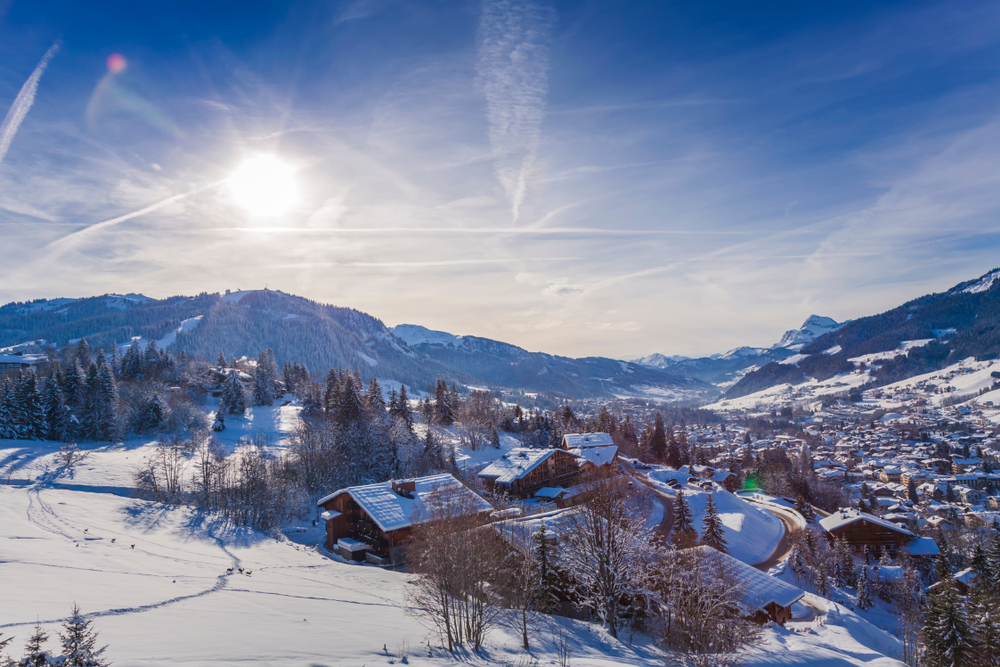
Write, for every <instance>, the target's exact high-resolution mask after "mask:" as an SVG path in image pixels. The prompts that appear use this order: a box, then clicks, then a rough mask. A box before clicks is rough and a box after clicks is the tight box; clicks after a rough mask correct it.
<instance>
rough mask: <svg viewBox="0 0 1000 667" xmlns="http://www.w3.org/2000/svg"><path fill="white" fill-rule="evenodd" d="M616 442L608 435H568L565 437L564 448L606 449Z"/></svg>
mask: <svg viewBox="0 0 1000 667" xmlns="http://www.w3.org/2000/svg"><path fill="white" fill-rule="evenodd" d="M613 444H615V441H614V440H612V439H611V435H610V434H608V433H567V434H566V435H564V436H563V447H564V448H565V449H578V448H580V447H604V446H607V445H613Z"/></svg>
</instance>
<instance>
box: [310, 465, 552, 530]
mask: <svg viewBox="0 0 1000 667" xmlns="http://www.w3.org/2000/svg"><path fill="white" fill-rule="evenodd" d="M550 451H551V450H550ZM412 481H413V483H414V491H413V493H411V494H410V495H412V496H413V497H412V498H407V497H405V496H401V495H399V494H398V493H396V492H395V491H393V490H392V482H380V483H378V484H368V485H365V486H351V487H348V488H346V489H341V490H340V491H337V492H336V493H331V494H330V495H328V496H325V497H323V498H320V499H319V501H317V503H316V504H317V505H323V504H324V503H327V502H329V501H331V500H333V499H334V498H336V497H337V496H339V495H341V494H343V493H347V494H350V496H351V498H353V499H354V502H356V503H357V504H358V505H359V506H360V507H361V509H363V510H364V511H365V513H366V514H367V515H368V516H369V517H371V519H372V521H374V522H375V523H376V524H377V525H378V527H379V528H381V529H382V531H383V532H389V531H391V530H399V529H400V528H406V527H407V526H411V525H413V515H414V513H415V512H416V511H417V510H418V509H419V508H420V507H421V506H422V505H423V503H424V502H425V500H426V499H427V496H429V495H430V494H431V493H433V492H434V491H438V490H442V489H446V488H447V489H454V490H456V491H458V492H460V493H464V494H468V496H469V498H470V499H471V500H472V502H473V506H474V507H475V508H476V511H477V512H488V511H491V510H492V509H493V507H492V506H491V505H490V504H489V503H488V502H486V501H485V500H483V499H482V498H480V497H479V496H477V495H476V494H475V493H474V492H473V491H472V490H471V489H469V488H468V487H466V486H465V485H464V484H462V483H461V482H460V481H458V480H457V479H455V478H454V477H452V476H451V475H450V474H448V473H444V474H441V475H431V476H430V477H418V478H417V479H414V480H412Z"/></svg>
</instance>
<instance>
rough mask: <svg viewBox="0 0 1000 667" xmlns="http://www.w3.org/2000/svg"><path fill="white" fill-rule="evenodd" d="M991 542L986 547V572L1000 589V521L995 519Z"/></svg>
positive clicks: (991, 531)
mask: <svg viewBox="0 0 1000 667" xmlns="http://www.w3.org/2000/svg"><path fill="white" fill-rule="evenodd" d="M989 539H990V543H989V545H988V546H987V547H986V549H985V553H984V557H985V560H986V573H987V575H988V576H989V578H990V581H991V582H992V583H993V585H994V586H995V587H996V588H997V589H998V590H1000V522H998V521H997V520H996V519H994V520H993V528H992V530H990V538H989Z"/></svg>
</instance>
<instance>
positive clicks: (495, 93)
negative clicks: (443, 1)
mask: <svg viewBox="0 0 1000 667" xmlns="http://www.w3.org/2000/svg"><path fill="white" fill-rule="evenodd" d="M553 18H554V12H553V11H552V10H551V9H550V8H546V7H540V6H538V5H535V4H533V3H530V2H521V1H518V0H485V1H484V2H483V13H482V19H481V21H480V24H479V63H478V66H477V71H478V73H479V77H480V81H481V84H482V87H483V92H484V93H485V95H486V116H487V120H488V121H489V125H490V129H489V138H490V147H491V148H492V151H493V164H494V169H495V171H496V175H497V178H498V179H499V181H500V185H501V186H503V189H504V192H505V193H506V194H507V199H508V201H509V202H510V210H511V214H512V216H513V218H514V220H515V221H516V220H517V218H518V215H519V211H520V208H521V204H522V203H523V202H524V198H525V195H526V193H527V189H528V178H529V176H530V175H531V172H532V169H533V168H534V165H535V159H536V157H537V154H538V145H539V141H540V139H541V127H542V119H543V118H544V116H545V99H546V96H547V94H548V69H549V56H548V45H547V42H548V37H549V32H550V30H551V28H552V23H553Z"/></svg>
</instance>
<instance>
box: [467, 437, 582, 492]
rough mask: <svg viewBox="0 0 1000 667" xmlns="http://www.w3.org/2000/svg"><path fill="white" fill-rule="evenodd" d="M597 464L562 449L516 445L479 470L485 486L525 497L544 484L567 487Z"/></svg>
mask: <svg viewBox="0 0 1000 667" xmlns="http://www.w3.org/2000/svg"><path fill="white" fill-rule="evenodd" d="M596 469H597V466H596V465H595V464H594V463H593V462H591V461H589V460H587V459H586V458H582V457H579V456H577V455H576V454H573V453H571V452H568V451H566V450H563V449H530V448H527V447H517V448H514V449H511V450H510V451H509V452H507V453H506V454H504V455H503V456H501V457H500V458H499V459H497V460H496V461H493V463H491V464H489V465H488V466H486V467H485V468H483V470H482V471H480V473H479V477H480V479H482V480H483V483H484V484H485V485H486V488H487V490H489V491H491V492H493V493H498V492H501V493H503V492H505V493H508V494H509V495H511V496H514V497H517V498H529V497H531V495H532V494H534V493H535V492H536V491H539V490H540V489H542V488H545V487H555V486H561V487H567V486H574V485H575V484H578V483H580V482H581V481H583V480H584V479H586V478H587V477H589V476H591V475H592V474H593V473H594V471H595V470H596Z"/></svg>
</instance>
